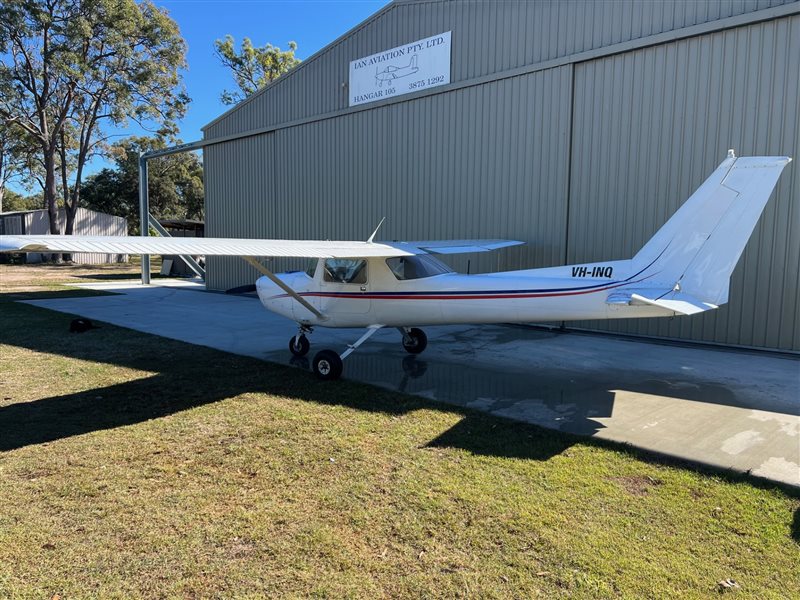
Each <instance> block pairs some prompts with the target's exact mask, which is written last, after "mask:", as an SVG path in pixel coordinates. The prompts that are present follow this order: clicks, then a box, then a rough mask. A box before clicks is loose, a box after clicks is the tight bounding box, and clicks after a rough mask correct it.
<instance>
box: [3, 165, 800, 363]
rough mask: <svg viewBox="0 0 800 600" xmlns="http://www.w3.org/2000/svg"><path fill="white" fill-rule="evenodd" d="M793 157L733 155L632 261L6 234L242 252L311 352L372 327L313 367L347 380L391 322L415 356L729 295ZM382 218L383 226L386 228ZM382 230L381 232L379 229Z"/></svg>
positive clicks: (71, 244) (94, 247) (393, 246)
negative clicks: (470, 336) (445, 340)
mask: <svg viewBox="0 0 800 600" xmlns="http://www.w3.org/2000/svg"><path fill="white" fill-rule="evenodd" d="M790 160H791V159H790V158H788V157H746V158H745V157H742V158H737V157H736V156H735V155H734V153H733V151H732V150H731V151H730V152H729V154H728V158H727V159H726V160H724V161H723V162H722V164H720V166H719V167H718V168H717V169H716V170H715V171H714V172H713V173H712V174H711V176H710V177H709V178H708V179H707V180H706V181H705V183H703V184H702V185H701V186H700V188H698V190H697V191H696V192H695V193H694V194H692V196H691V197H690V198H689V199H688V200H687V201H686V202H685V203H684V204H683V206H681V208H680V209H679V210H678V211H677V212H676V213H675V214H674V215H673V216H672V218H670V220H669V221H668V222H667V223H666V224H665V225H664V226H663V227H662V228H661V229H660V230H658V232H656V234H655V235H654V236H653V238H652V239H651V240H650V241H649V242H647V244H645V246H644V247H643V248H642V249H641V250H640V251H639V252H638V253H637V254H636V255H635V256H634V257H633V258H631V259H629V260H617V261H600V262H593V263H588V264H580V265H568V266H562V267H551V268H545V269H530V270H524V271H507V272H503V273H490V274H484V275H463V274H459V273H454V272H453V271H451V269H450V268H449V267H447V266H446V265H445V264H444V263H442V262H441V261H439V260H437V259H436V258H435V257H434V256H432V255H434V254H457V253H467V252H485V251H490V250H495V249H498V248H504V247H507V246H513V245H517V244H520V243H522V242H517V241H509V240H455V241H443V242H376V241H374V237H375V233H373V234H372V236H370V238H369V239H368V240H367V241H366V242H359V241H342V242H335V241H309V240H299V241H292V240H253V239H225V238H154V237H104V236H83V237H79V236H39V235H31V236H0V252H70V253H72V252H100V253H102V252H107V253H114V254H190V255H191V254H195V255H198V254H204V255H228V256H242V257H243V258H245V260H247V261H248V262H250V263H251V264H253V265H254V266H255V267H256V268H257V269H259V270H260V271H261V272H262V273H263V274H264V276H263V277H260V278H259V279H258V281H256V285H255V287H256V290H257V292H258V297H259V298H260V300H261V303H262V304H263V305H264V307H265V308H267V309H268V310H271V311H273V312H276V313H278V314H280V315H283V316H285V317H287V318H289V319H292V320H293V321H295V322H297V324H298V326H299V329H298V332H297V334H296V335H295V336H294V337H292V338H291V339H290V340H289V349H290V351H291V352H292V353H293V354H295V355H296V356H303V355H305V354H306V353H308V351H309V342H308V338H307V335H308V334H310V333H311V332H312V331H313V328H314V327H317V326H319V327H359V328H362V327H363V328H366V332H365V333H364V335H362V336H361V337H360V338H359V339H358V340H357V341H356V342H355V343H353V344H352V345H350V346H348V348H347V349H346V350H345V351H344V352H343V353H342V354H341V355H339V354H337V353H336V352H334V351H332V350H321V351H320V352H318V353H317V354H316V356H315V357H314V360H313V370H314V372H315V373H316V375H317V376H318V377H320V378H322V379H336V378H338V377H339V376H340V375H341V373H342V361H343V360H344V359H345V358H347V356H349V355H350V354H351V353H352V352H353V351H354V350H355V349H356V348H358V347H359V346H360V345H361V344H363V343H364V342H365V341H366V340H367V339H368V338H369V337H370V336H371V335H372V334H374V333H375V332H376V331H378V330H379V329H381V328H383V327H396V328H397V329H399V330H400V332H401V334H402V336H403V338H402V339H403V347H404V348H405V349H406V350H407V351H408V352H410V353H412V354H418V353H420V352H422V351H423V350H424V349H425V346H426V345H427V338H426V336H425V333H423V331H422V330H421V329H418V327H419V326H425V325H446V324H455V323H471V324H481V323H530V322H541V321H569V320H579V319H630V318H639V317H673V316H676V315H693V314H695V313H700V312H703V311H707V310H711V309H714V308H717V307H718V306H719V305H721V304H725V303H726V302H727V301H728V288H729V284H730V276H731V273H732V272H733V269H734V267H735V266H736V263H737V262H738V260H739V257H740V256H741V254H742V252H743V250H744V247H745V244H746V243H747V240H748V239H749V238H750V235H751V234H752V232H753V229H754V228H755V225H756V222H757V221H758V218H759V216H760V215H761V212H762V210H763V209H764V206H765V205H766V203H767V200H768V199H769V197H770V194H771V193H772V190H773V188H774V187H775V185H776V183H777V181H778V177H779V176H780V174H781V171H782V170H783V168H784V167H785V166H786V165H787V164H788V163H789V162H790ZM378 227H380V225H379V226H378ZM376 232H377V230H376ZM256 256H267V257H309V258H312V259H314V260H313V262H312V264H311V265H310V266H309V268H308V269H307V270H306V271H305V272H288V273H281V274H278V275H276V274H274V273H272V272H271V271H270V270H268V269H267V268H266V267H265V266H264V265H262V264H261V263H260V262H258V261H257V260H256V259H255V258H253V257H256Z"/></svg>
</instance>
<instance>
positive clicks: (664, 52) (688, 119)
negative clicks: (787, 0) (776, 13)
mask: <svg viewBox="0 0 800 600" xmlns="http://www.w3.org/2000/svg"><path fill="white" fill-rule="evenodd" d="M574 102H575V121H574V130H573V145H572V147H573V151H572V161H571V164H572V169H571V175H572V177H571V182H572V183H571V196H570V208H569V210H570V219H569V223H570V228H569V253H568V262H570V263H572V262H589V261H593V260H599V259H617V258H628V257H629V256H631V255H632V254H633V253H635V252H636V251H637V250H638V249H639V248H640V247H641V246H642V245H643V244H644V242H646V241H647V240H648V239H649V238H650V236H651V235H652V234H653V233H654V232H655V231H656V230H657V229H658V228H659V227H660V226H661V225H662V224H663V223H664V222H665V221H666V220H667V219H668V218H669V216H670V215H672V213H673V212H675V210H677V208H678V207H679V206H680V205H681V204H682V202H683V201H684V200H685V199H686V198H688V197H689V195H690V194H691V193H692V192H693V191H694V190H695V189H696V188H697V187H698V186H699V185H700V183H702V182H703V180H704V179H705V178H706V177H707V176H708V174H709V173H711V171H712V170H713V169H714V168H715V167H716V166H717V164H718V163H719V162H720V161H721V160H722V158H723V157H724V156H725V152H726V150H727V148H735V149H736V151H737V153H738V154H739V155H741V156H752V155H784V154H790V153H793V155H794V156H795V158H796V159H798V158H800V156H798V153H797V151H798V149H800V16H795V17H792V18H786V19H780V20H775V21H768V22H764V23H759V24H757V25H751V26H748V27H739V28H737V29H732V30H729V31H725V32H720V33H715V34H711V35H704V36H699V37H694V38H690V39H687V40H683V41H680V42H675V43H671V44H664V45H661V46H656V47H653V48H647V49H643V50H638V51H635V52H628V53H625V54H621V55H618V56H614V57H610V58H606V59H602V60H596V61H591V62H587V63H581V64H579V65H577V66H576V70H575V98H574ZM798 270H800V162H795V163H794V164H792V165H790V166H789V168H787V169H786V171H785V172H784V174H783V176H782V177H781V180H780V181H779V183H778V188H777V192H776V194H775V195H774V196H773V197H772V199H771V200H770V202H769V203H768V204H767V207H766V209H765V211H764V214H763V215H762V217H761V220H760V221H759V224H758V227H757V229H756V231H755V232H754V234H753V237H752V238H751V239H750V242H749V243H748V245H747V249H746V251H745V253H744V255H743V256H742V258H741V260H740V262H739V265H738V267H737V268H736V270H735V271H734V275H733V278H732V281H731V293H730V302H729V303H728V304H727V305H725V306H723V307H722V308H720V309H719V310H717V311H711V312H709V313H706V314H703V315H699V316H697V317H692V318H690V319H671V320H670V319H647V320H629V321H607V322H604V323H589V324H585V325H586V326H589V327H592V328H603V329H609V330H611V331H618V332H625V333H636V334H643V335H657V336H667V337H676V338H686V339H693V340H704V341H712V342H721V343H725V344H736V345H744V346H767V347H772V348H781V349H800V296H799V295H798V289H800V277H799V275H800V273H798Z"/></svg>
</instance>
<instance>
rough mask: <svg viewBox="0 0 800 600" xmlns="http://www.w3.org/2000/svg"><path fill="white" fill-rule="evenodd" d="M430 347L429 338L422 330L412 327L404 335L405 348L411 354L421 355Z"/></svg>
mask: <svg viewBox="0 0 800 600" xmlns="http://www.w3.org/2000/svg"><path fill="white" fill-rule="evenodd" d="M427 346H428V336H427V335H425V332H424V331H422V329H417V328H416V327H412V328H411V329H409V330H408V331H406V332H405V334H404V335H403V348H405V349H406V352H408V353H410V354H420V353H422V351H423V350H425V348H427Z"/></svg>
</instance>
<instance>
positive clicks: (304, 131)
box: [204, 1, 800, 350]
mask: <svg viewBox="0 0 800 600" xmlns="http://www.w3.org/2000/svg"><path fill="white" fill-rule="evenodd" d="M775 4H782V3H781V2H768V1H763V2H722V1H720V2H703V3H688V2H686V3H684V2H665V3H647V2H609V3H578V2H564V3H560V2H552V3H550V2H536V3H524V2H501V3H491V2H438V1H435V2H418V3H401V4H398V5H393V6H390V7H388V8H387V9H385V10H383V11H381V12H379V13H378V14H377V15H376V17H375V18H373V19H371V20H370V21H367V22H366V23H365V24H364V25H362V26H361V27H359V28H357V29H356V30H354V32H351V34H350V35H348V36H345V37H344V38H343V39H342V40H339V41H337V42H336V43H334V44H333V45H332V46H331V47H330V48H329V49H327V50H325V51H323V52H322V53H321V54H320V55H319V56H318V57H316V58H315V59H313V60H311V61H309V62H308V63H307V64H306V65H305V66H304V67H303V68H301V69H298V70H297V71H296V73H295V74H294V75H290V76H288V77H286V78H285V80H284V81H283V83H281V84H280V85H278V84H276V85H273V86H272V87H271V88H268V89H267V90H266V91H265V92H264V93H261V94H258V95H256V96H254V97H253V99H252V100H251V101H249V102H245V103H243V104H242V105H240V106H239V107H237V108H236V109H234V111H233V112H230V113H228V114H227V115H224V116H223V117H222V118H221V119H219V120H217V121H216V122H215V123H214V124H212V125H211V126H210V127H208V128H207V129H206V137H207V138H211V137H216V136H222V135H229V134H232V133H236V132H243V131H248V130H252V129H256V128H261V127H265V126H267V125H270V124H279V123H286V122H291V121H293V120H295V119H298V118H301V117H306V116H309V115H314V114H326V116H330V115H329V114H328V113H330V112H331V111H335V110H339V109H344V108H345V107H346V101H347V100H346V90H344V91H343V90H342V89H341V82H342V81H345V80H346V77H347V66H348V63H349V61H350V60H352V59H354V58H357V57H359V56H364V55H367V54H370V53H372V52H376V51H379V50H380V49H383V48H389V47H392V46H394V45H397V44H400V43H404V42H408V41H412V40H415V39H420V38H422V37H425V36H427V35H431V34H434V33H439V32H441V31H446V30H452V31H453V49H452V73H453V81H454V82H457V81H467V80H470V79H473V78H475V77H477V76H482V75H489V74H492V73H494V72H496V71H502V70H507V69H510V68H516V67H519V66H523V65H526V64H532V63H536V62H540V61H542V60H548V59H551V58H554V57H559V56H568V55H570V54H573V53H575V52H580V51H584V50H587V49H592V48H601V47H603V46H607V45H609V44H614V43H619V42H625V41H626V40H631V39H636V38H641V37H645V36H648V35H652V34H654V33H660V32H663V31H669V30H670V29H675V28H681V27H686V26H691V25H694V24H697V23H703V22H706V21H710V20H714V19H719V18H723V17H727V16H730V15H734V14H743V13H747V12H750V11H755V10H760V9H764V8H768V7H769V6H772V5H775ZM794 12H795V13H796V12H798V11H794ZM753 20H759V19H758V17H756V18H755V19H753ZM799 21H800V16H781V17H780V18H772V19H771V20H766V21H763V22H759V23H755V24H750V25H744V26H739V27H736V28H734V29H729V30H726V31H721V32H718V33H702V32H698V35H694V37H689V38H687V39H683V40H680V41H669V40H664V41H663V43H659V44H658V45H654V46H651V47H647V48H639V49H632V48H631V49H625V50H627V51H625V52H622V53H619V54H615V55H612V56H606V57H602V58H594V57H590V58H591V60H589V59H586V58H585V55H584V59H582V61H581V62H577V63H569V62H568V61H561V63H563V66H557V67H555V68H548V69H545V70H539V71H533V72H528V73H525V74H520V75H516V76H513V77H507V78H500V79H495V80H492V81H487V82H482V83H481V84H480V85H474V86H470V87H458V88H456V89H445V90H444V91H442V92H440V93H434V94H432V95H426V96H423V97H419V98H413V99H410V100H401V101H399V102H395V103H392V104H388V105H379V106H372V107H369V106H367V110H360V111H346V112H344V113H343V114H341V115H338V116H334V117H333V118H324V119H319V120H311V121H310V122H308V123H303V124H299V125H293V126H288V127H282V128H277V129H276V130H275V131H272V132H270V133H267V134H261V135H256V136H252V137H245V138H241V139H237V140H234V141H227V142H224V143H220V144H216V145H211V146H207V147H206V149H205V156H204V162H205V172H206V222H207V235H209V236H243V237H285V238H320V239H325V238H329V239H333V238H345V239H348V238H352V239H365V238H366V237H367V236H368V235H369V233H370V232H371V231H372V229H373V228H374V226H375V224H376V223H377V222H378V221H379V220H380V218H381V217H383V216H386V217H387V222H386V224H385V225H384V229H383V230H382V237H383V238H384V239H415V238H416V239H421V238H459V237H508V238H515V239H522V240H526V241H528V242H529V243H528V246H527V247H526V248H523V249H517V248H515V249H509V250H506V251H502V252H500V253H497V254H495V255H492V256H489V257H485V256H484V257H479V258H476V257H471V258H469V260H471V264H470V265H469V266H470V268H471V270H472V272H476V271H479V270H482V271H486V270H497V269H514V268H529V267H538V266H548V265H556V264H564V263H565V262H566V261H568V262H582V261H591V260H602V259H614V258H626V257H629V256H631V255H632V254H633V253H634V252H635V251H636V250H638V248H639V247H640V246H641V245H642V244H643V243H644V241H646V239H647V238H649V237H650V235H652V233H653V232H654V231H655V230H656V229H657V228H658V227H659V226H660V225H661V224H662V223H663V222H664V221H665V220H666V219H667V217H668V216H669V215H670V214H671V213H672V212H673V211H674V210H675V209H676V208H677V207H678V206H679V205H680V204H681V203H682V202H683V201H684V200H685V199H686V198H687V197H688V196H689V195H690V194H691V192H692V191H693V190H694V189H695V188H696V187H697V185H698V184H699V183H700V182H701V181H702V180H703V179H704V178H705V177H706V176H707V175H708V174H709V173H710V172H711V171H712V170H713V168H714V167H715V166H716V165H717V164H718V163H719V162H720V161H721V160H722V158H723V157H724V156H725V154H726V151H727V149H728V148H729V147H735V148H736V149H737V151H738V153H739V154H740V155H746V154H761V153H772V154H791V155H794V156H796V157H797V154H798V148H800V122H799V121H798V117H797V115H798V112H799V111H800V105H799V101H798V98H800V88H799V87H798V86H799V85H800V84H799V83H798V75H799V74H800V68H799V67H798V65H799V64H800V47H799V46H798V44H800V29H798V27H800V26H799V25H798V22H799ZM340 96H341V97H340ZM306 97H308V98H307V99H304V98H306ZM797 165H798V163H795V164H794V165H792V166H790V168H789V169H788V170H787V172H786V174H785V175H784V177H783V178H782V180H781V183H780V185H779V189H778V194H777V198H774V199H773V200H772V201H771V202H770V204H769V205H768V207H767V212H766V213H765V215H764V217H763V218H762V220H761V222H760V224H759V229H758V230H757V232H756V234H755V235H754V238H753V239H752V241H751V242H750V244H749V245H748V250H747V252H746V254H745V256H743V258H742V262H741V263H740V266H739V268H737V270H736V272H735V274H734V281H733V284H732V292H731V301H730V304H729V305H728V306H727V307H725V308H723V309H722V310H720V311H718V312H717V313H716V314H713V315H710V316H702V317H693V318H686V319H675V320H673V321H668V320H652V321H627V322H614V323H609V322H604V323H581V324H580V325H582V326H586V327H592V328H608V329H611V330H613V331H622V332H628V333H640V334H644V335H659V336H668V337H678V338H684V339H694V340H704V341H714V342H720V343H726V344H737V345H746V346H761V347H768V348H780V349H793V350H800V318H798V312H800V306H798V304H800V298H799V296H800V294H798V287H800V286H799V284H798V269H799V268H800V267H799V266H798V265H799V264H800V222H798V221H799V218H798V215H800V206H799V205H798V203H799V202H800V168H798V166H797ZM467 260H468V259H467V258H461V259H456V261H451V262H454V266H456V267H458V268H460V269H464V268H466V266H467V264H466V261H467ZM274 266H275V268H277V269H280V268H284V267H287V266H288V267H293V268H294V267H298V266H300V265H299V264H298V263H294V264H289V263H278V264H276V265H274ZM254 276H255V272H254V271H252V270H251V269H250V268H249V267H247V266H246V265H245V264H244V263H243V262H242V261H239V260H235V259H234V260H227V259H214V258H211V259H209V262H208V284H209V286H210V287H212V288H215V289H224V288H227V287H233V286H236V285H241V284H243V283H247V282H249V281H252V278H253V277H254Z"/></svg>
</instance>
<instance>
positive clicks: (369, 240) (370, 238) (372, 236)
mask: <svg viewBox="0 0 800 600" xmlns="http://www.w3.org/2000/svg"><path fill="white" fill-rule="evenodd" d="M385 220H386V217H383V218H382V219H381V222H380V223H378V226H377V227H376V228H375V231H373V232H372V235H371V236H369V238H368V239H367V243H368V244H371V243H372V240H374V239H375V234H376V233H378V229H380V228H381V225H383V222H384V221H385Z"/></svg>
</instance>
